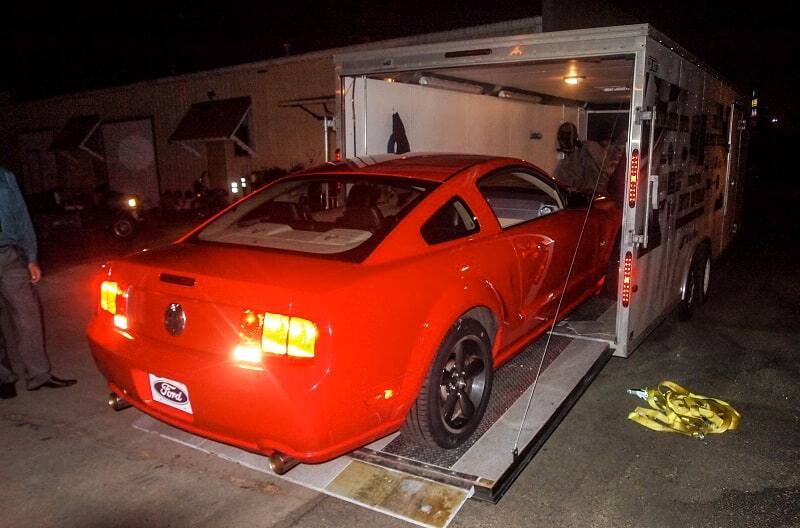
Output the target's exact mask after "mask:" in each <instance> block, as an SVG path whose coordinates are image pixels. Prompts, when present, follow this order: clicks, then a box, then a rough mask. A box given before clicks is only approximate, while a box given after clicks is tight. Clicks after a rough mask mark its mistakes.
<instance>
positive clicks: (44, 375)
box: [0, 167, 77, 399]
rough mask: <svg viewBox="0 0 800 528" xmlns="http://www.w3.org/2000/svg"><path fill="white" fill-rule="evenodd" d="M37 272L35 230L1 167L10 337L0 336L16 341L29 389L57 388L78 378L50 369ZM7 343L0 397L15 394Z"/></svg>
mask: <svg viewBox="0 0 800 528" xmlns="http://www.w3.org/2000/svg"><path fill="white" fill-rule="evenodd" d="M41 278H42V270H41V268H40V267H39V264H38V261H37V248H36V234H35V233H34V230H33V224H32V223H31V218H30V216H29V215H28V209H27V208H26V207H25V201H24V200H23V199H22V193H21V192H20V190H19V187H18V186H17V182H16V179H15V178H14V175H13V174H12V173H11V172H9V171H8V170H6V169H4V168H2V167H0V297H2V299H0V300H1V301H2V304H3V307H2V309H3V310H8V312H9V313H8V316H9V319H10V326H11V327H12V328H13V330H14V333H15V336H14V337H15V339H8V336H4V337H5V338H6V339H5V342H6V345H12V346H14V347H15V349H16V352H17V357H18V358H19V359H20V360H21V362H22V364H23V365H24V367H25V379H26V385H27V388H28V390H38V389H40V388H42V387H46V388H51V389H57V388H62V387H69V386H70V385H74V384H75V383H77V381H76V380H74V379H61V378H58V377H56V376H54V375H53V374H52V373H51V372H50V360H49V358H48V357H47V352H46V351H45V346H44V332H43V328H42V314H41V310H40V307H39V302H38V299H37V297H36V292H35V291H34V286H33V285H34V284H37V283H38V282H39V281H40V280H41ZM6 353H7V351H6V347H0V398H2V399H8V398H13V397H15V396H16V395H17V392H16V387H15V383H16V381H17V376H16V375H15V374H14V372H13V371H12V370H11V369H10V368H8V366H7V365H8V364H9V363H8V361H7V358H6V357H5V356H6Z"/></svg>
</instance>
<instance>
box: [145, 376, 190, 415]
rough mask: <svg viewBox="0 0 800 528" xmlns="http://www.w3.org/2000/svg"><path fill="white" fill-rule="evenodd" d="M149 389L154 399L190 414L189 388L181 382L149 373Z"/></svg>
mask: <svg viewBox="0 0 800 528" xmlns="http://www.w3.org/2000/svg"><path fill="white" fill-rule="evenodd" d="M150 391H151V392H152V394H153V399H154V400H155V401H157V402H161V403H163V404H164V405H169V406H170V407H174V408H175V409H178V410H181V411H183V412H185V413H188V414H192V403H191V402H190V401H189V389H187V388H186V385H184V384H183V383H180V382H178V381H175V380H171V379H168V378H162V377H159V376H155V375H153V374H150Z"/></svg>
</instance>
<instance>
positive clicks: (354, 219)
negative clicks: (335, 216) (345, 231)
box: [337, 207, 383, 233]
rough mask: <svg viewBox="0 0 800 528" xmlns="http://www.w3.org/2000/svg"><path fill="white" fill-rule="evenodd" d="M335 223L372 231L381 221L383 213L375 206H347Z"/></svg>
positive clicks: (375, 229)
mask: <svg viewBox="0 0 800 528" xmlns="http://www.w3.org/2000/svg"><path fill="white" fill-rule="evenodd" d="M337 223H339V224H340V225H341V227H347V228H350V229H362V230H364V231H370V232H373V233H374V232H375V231H377V230H378V228H379V227H380V226H381V224H382V223H383V213H381V211H380V209H378V208H377V207H348V208H347V209H345V211H344V215H342V217H341V218H339V220H338V222H337Z"/></svg>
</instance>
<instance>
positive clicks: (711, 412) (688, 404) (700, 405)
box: [628, 381, 742, 439]
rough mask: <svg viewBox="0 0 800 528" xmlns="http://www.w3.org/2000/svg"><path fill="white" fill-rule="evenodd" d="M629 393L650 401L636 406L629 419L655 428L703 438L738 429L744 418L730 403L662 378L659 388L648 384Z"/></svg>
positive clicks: (655, 429) (654, 429)
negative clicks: (646, 405) (646, 406)
mask: <svg viewBox="0 0 800 528" xmlns="http://www.w3.org/2000/svg"><path fill="white" fill-rule="evenodd" d="M628 393H630V394H634V395H636V396H639V397H640V398H642V399H643V400H647V403H648V404H650V408H649V409H647V408H645V407H637V408H636V409H634V410H633V412H632V413H630V414H628V419H629V420H633V421H634V422H636V423H638V424H639V425H643V426H645V427H647V428H648V429H652V430H653V431H663V432H667V433H680V434H683V435H686V436H691V437H694V438H699V439H703V438H705V435H707V434H709V433H717V434H718V433H724V432H725V431H727V430H729V429H730V430H733V429H736V428H737V427H739V421H740V420H741V418H742V415H741V414H740V413H739V411H737V410H736V409H734V408H733V407H731V405H730V404H729V403H728V402H725V401H722V400H718V399H717V398H709V397H708V396H701V395H700V394H694V393H692V392H689V391H688V390H686V389H684V388H683V387H681V386H680V385H678V384H677V383H674V382H672V381H662V382H661V383H659V384H658V388H655V389H653V388H650V387H648V388H646V389H643V390H628Z"/></svg>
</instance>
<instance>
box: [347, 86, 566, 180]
mask: <svg viewBox="0 0 800 528" xmlns="http://www.w3.org/2000/svg"><path fill="white" fill-rule="evenodd" d="M362 83H364V80H363V79H359V80H358V81H357V82H356V84H361V85H362V86H363V84H362ZM366 92H367V93H366V98H365V99H366V114H367V116H366V129H367V134H366V151H364V150H362V147H363V145H364V142H363V141H364V139H363V134H364V128H363V120H364V116H363V112H359V111H358V109H357V110H356V112H357V113H356V134H357V139H358V141H357V142H356V143H357V145H358V147H357V149H356V150H357V152H356V153H355V154H356V155H358V156H363V155H374V154H380V153H385V152H387V146H388V142H389V136H390V135H391V133H392V114H393V113H395V112H397V113H399V115H400V118H401V119H402V120H403V124H404V126H405V130H406V135H407V137H408V141H409V144H410V146H411V151H412V152H457V153H469V154H489V155H496V156H511V157H517V158H523V159H526V160H528V161H531V162H532V163H534V164H536V165H538V166H539V167H541V168H542V169H544V170H545V171H548V172H551V173H552V171H553V170H554V169H555V166H556V163H557V161H558V157H557V152H556V132H557V130H558V126H559V125H560V124H561V123H562V116H566V119H567V120H569V121H573V122H577V120H578V111H577V109H575V108H567V109H566V113H565V109H564V108H563V107H561V106H548V105H541V104H531V103H527V102H519V101H510V100H506V99H501V98H498V97H492V96H488V95H474V94H468V93H461V92H455V91H450V90H442V89H436V88H430V87H425V86H418V85H413V84H405V83H388V82H384V81H381V80H375V79H366ZM362 100H363V99H362ZM347 106H349V105H347ZM347 110H348V111H351V108H347ZM348 118H352V117H351V116H348ZM532 134H533V135H538V134H541V139H531V135H532Z"/></svg>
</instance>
